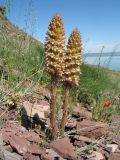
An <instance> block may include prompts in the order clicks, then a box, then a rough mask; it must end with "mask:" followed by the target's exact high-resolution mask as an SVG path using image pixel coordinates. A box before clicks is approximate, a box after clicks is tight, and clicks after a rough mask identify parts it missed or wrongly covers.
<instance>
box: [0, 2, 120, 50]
mask: <svg viewBox="0 0 120 160" xmlns="http://www.w3.org/2000/svg"><path fill="white" fill-rule="evenodd" d="M0 4H7V6H8V7H9V9H10V10H9V12H8V17H9V19H10V20H11V22H13V23H14V24H16V25H17V26H19V28H21V29H25V30H26V31H27V32H28V33H30V34H33V36H34V37H35V38H37V39H38V40H40V41H42V42H44V39H45V34H46V32H47V29H48V24H49V22H50V20H51V18H52V16H54V15H55V14H56V13H60V14H61V16H62V18H63V23H64V27H65V33H66V37H67V39H68V37H69V35H70V33H71V31H72V30H73V29H74V28H76V27H77V28H78V29H79V30H80V31H81V34H82V39H83V46H84V50H85V52H100V50H101V48H102V46H103V45H104V46H105V49H104V51H112V50H116V51H120V45H119V43H120V0H0Z"/></svg>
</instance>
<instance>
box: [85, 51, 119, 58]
mask: <svg viewBox="0 0 120 160" xmlns="http://www.w3.org/2000/svg"><path fill="white" fill-rule="evenodd" d="M83 56H84V57H100V56H101V57H109V56H120V52H104V53H85V54H83Z"/></svg>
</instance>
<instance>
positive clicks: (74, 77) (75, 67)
mask: <svg viewBox="0 0 120 160" xmlns="http://www.w3.org/2000/svg"><path fill="white" fill-rule="evenodd" d="M81 52H82V43H81V36H80V32H79V30H78V29H75V30H73V32H72V33H71V35H70V38H69V40H68V45H67V53H66V57H65V81H66V82H67V83H69V84H75V85H76V86H77V85H78V82H79V75H80V65H81V63H82V54H81Z"/></svg>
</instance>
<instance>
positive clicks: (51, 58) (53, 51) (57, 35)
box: [45, 15, 65, 140]
mask: <svg viewBox="0 0 120 160" xmlns="http://www.w3.org/2000/svg"><path fill="white" fill-rule="evenodd" d="M64 54H65V33H64V27H63V23H62V19H61V17H60V16H59V15H56V16H54V17H53V18H52V20H51V22H50V25H49V28H48V32H47V37H46V41H45V70H46V71H47V72H48V73H49V74H50V75H51V103H50V124H51V139H52V140H54V139H55V137H56V132H57V128H56V92H57V83H58V79H59V78H60V77H62V76H63V71H64V59H63V57H64Z"/></svg>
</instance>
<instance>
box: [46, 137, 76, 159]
mask: <svg viewBox="0 0 120 160" xmlns="http://www.w3.org/2000/svg"><path fill="white" fill-rule="evenodd" d="M49 147H50V148H52V149H53V150H54V151H55V152H57V153H58V154H59V155H60V156H61V157H63V158H65V159H69V160H75V159H76V154H75V152H74V149H73V145H72V144H71V143H70V141H69V139H68V138H67V137H65V138H63V139H60V140H57V141H53V142H51V143H50V145H49Z"/></svg>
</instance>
